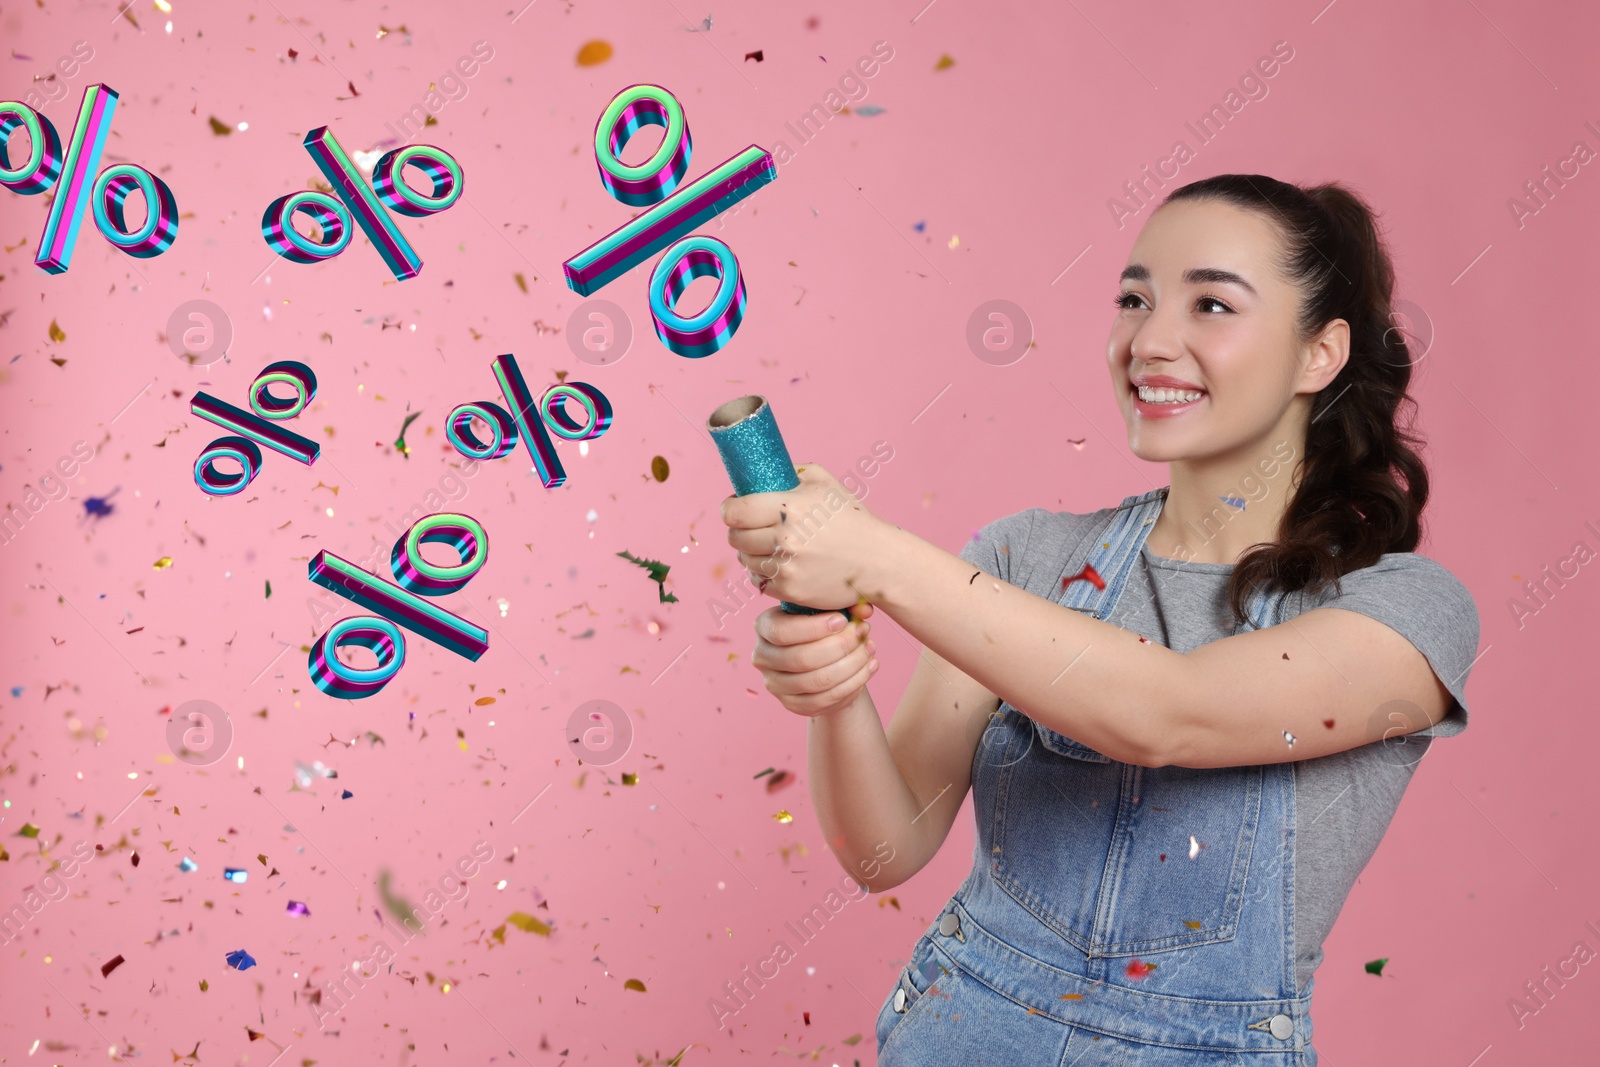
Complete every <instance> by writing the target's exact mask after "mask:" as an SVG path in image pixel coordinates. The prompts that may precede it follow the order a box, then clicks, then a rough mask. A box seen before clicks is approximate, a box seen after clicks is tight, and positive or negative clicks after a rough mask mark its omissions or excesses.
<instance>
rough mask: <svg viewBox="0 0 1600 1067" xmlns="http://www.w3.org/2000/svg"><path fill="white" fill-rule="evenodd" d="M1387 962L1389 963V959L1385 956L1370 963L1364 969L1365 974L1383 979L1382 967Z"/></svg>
mask: <svg viewBox="0 0 1600 1067" xmlns="http://www.w3.org/2000/svg"><path fill="white" fill-rule="evenodd" d="M1388 962H1389V957H1388V956H1385V957H1383V958H1382V959H1377V960H1373V961H1372V962H1370V963H1368V964H1367V967H1366V970H1367V973H1368V974H1375V975H1377V976H1378V977H1379V978H1382V977H1383V965H1384V964H1385V963H1388Z"/></svg>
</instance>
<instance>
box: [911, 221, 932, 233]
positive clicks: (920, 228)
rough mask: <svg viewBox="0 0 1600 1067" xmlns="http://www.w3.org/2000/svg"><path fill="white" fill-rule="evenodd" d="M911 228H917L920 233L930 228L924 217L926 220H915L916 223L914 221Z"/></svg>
mask: <svg viewBox="0 0 1600 1067" xmlns="http://www.w3.org/2000/svg"><path fill="white" fill-rule="evenodd" d="M911 228H912V229H913V230H916V231H917V232H918V233H922V232H923V231H924V230H926V229H927V228H928V223H927V220H925V219H924V220H921V221H918V222H914V223H912V225H911Z"/></svg>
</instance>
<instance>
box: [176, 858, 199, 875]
mask: <svg viewBox="0 0 1600 1067" xmlns="http://www.w3.org/2000/svg"><path fill="white" fill-rule="evenodd" d="M199 869H200V865H199V864H198V863H196V862H195V861H194V860H192V859H190V858H189V857H188V856H185V857H183V859H182V860H180V861H179V863H178V870H180V871H182V872H183V873H184V874H188V873H189V872H190V871H197V870H199Z"/></svg>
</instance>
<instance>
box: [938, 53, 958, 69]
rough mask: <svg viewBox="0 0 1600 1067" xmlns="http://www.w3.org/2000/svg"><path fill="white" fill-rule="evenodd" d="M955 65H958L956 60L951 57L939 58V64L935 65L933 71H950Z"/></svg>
mask: <svg viewBox="0 0 1600 1067" xmlns="http://www.w3.org/2000/svg"><path fill="white" fill-rule="evenodd" d="M955 65H956V61H955V60H954V59H951V58H950V56H949V55H942V56H940V57H939V62H937V63H935V64H934V65H933V69H934V70H949V69H950V68H951V67H953V66H955Z"/></svg>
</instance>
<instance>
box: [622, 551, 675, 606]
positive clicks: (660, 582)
mask: <svg viewBox="0 0 1600 1067" xmlns="http://www.w3.org/2000/svg"><path fill="white" fill-rule="evenodd" d="M617 555H619V556H621V557H622V558H623V559H625V560H627V561H628V562H629V563H636V564H638V565H639V566H641V567H643V568H644V569H645V570H647V571H649V572H650V580H651V581H653V582H655V583H656V585H657V586H659V587H660V588H659V592H660V594H661V603H663V604H676V603H677V602H678V598H677V597H676V596H675V595H673V594H672V593H669V592H667V586H666V581H667V572H668V571H670V570H671V569H672V566H671V565H670V564H667V563H662V562H661V561H660V560H655V559H638V558H636V557H634V556H632V555H630V554H629V553H627V552H625V551H624V552H618V553H617Z"/></svg>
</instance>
